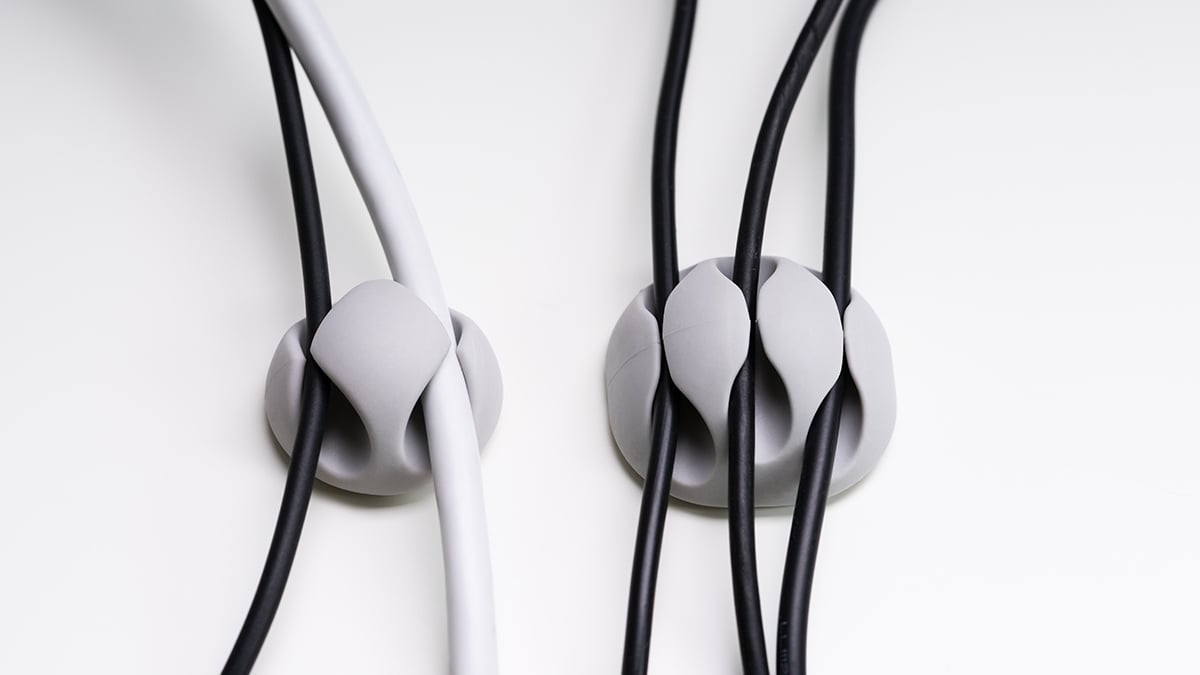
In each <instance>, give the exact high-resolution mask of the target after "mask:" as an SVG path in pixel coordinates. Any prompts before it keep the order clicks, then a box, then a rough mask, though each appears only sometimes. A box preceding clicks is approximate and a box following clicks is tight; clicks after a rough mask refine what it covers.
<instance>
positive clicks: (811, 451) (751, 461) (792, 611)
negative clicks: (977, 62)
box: [622, 0, 875, 675]
mask: <svg viewBox="0 0 1200 675" xmlns="http://www.w3.org/2000/svg"><path fill="white" fill-rule="evenodd" d="M840 5H841V0H817V2H816V4H815V5H814V7H813V9H812V11H811V13H810V15H809V17H808V19H807V21H806V22H805V24H804V27H803V29H802V30H801V32H800V36H799V38H798V39H797V41H796V44H795V46H794V47H793V49H792V51H791V54H790V55H789V57H788V59H787V62H786V64H785V66H784V69H783V72H782V74H781V75H780V78H779V81H778V83H777V85H776V87H775V90H774V92H773V94H772V96H771V100H770V103H769V105H768V107H767V112H766V115H765V116H764V119H763V123H762V126H761V128H760V130H759V134H758V139H757V142H756V144H755V148H754V154H753V159H752V162H751V168H750V175H749V178H748V180H747V185H746V192H745V197H744V201H743V208H742V216H741V224H740V227H739V230H738V239H737V249H736V253H735V256H734V259H733V271H732V277H731V278H732V280H733V282H734V283H736V284H737V287H738V288H739V290H740V291H741V292H742V294H743V296H744V298H745V302H746V305H747V308H748V310H749V315H750V317H751V318H753V317H755V316H756V311H757V301H758V287H759V286H758V282H759V268H760V263H761V259H762V242H763V233H764V230H765V223H766V215H767V206H768V203H769V200H770V194H771V187H772V183H773V180H774V174H775V168H776V165H777V163H778V159H779V153H780V148H781V146H782V142H783V137H784V134H785V132H786V129H787V123H788V120H789V118H790V116H791V113H792V110H793V108H794V106H795V104H796V101H797V99H798V98H799V95H800V91H801V89H802V88H803V85H804V81H805V79H806V78H807V75H808V73H809V71H810V69H811V67H812V64H813V61H814V60H815V58H816V55H817V53H818V51H819V49H820V46H821V43H822V42H823V41H824V39H825V36H826V35H827V33H828V32H829V30H830V28H831V26H832V24H833V22H834V20H835V18H836V16H837V13H838V10H839V7H840ZM874 5H875V0H850V1H849V3H848V5H847V8H846V12H845V16H844V18H843V21H842V26H841V29H840V32H839V35H838V39H837V45H836V47H835V49H836V51H835V55H834V65H833V85H832V92H831V102H830V111H829V112H830V136H831V139H830V143H829V177H828V186H827V198H826V224H825V245H824V256H823V259H824V271H823V275H822V278H823V281H824V282H825V285H826V286H827V287H828V289H829V292H830V293H831V294H832V295H833V298H834V301H835V302H836V304H837V308H838V312H839V314H844V313H845V311H846V308H847V306H848V304H849V302H850V297H851V291H850V248H851V247H850V244H851V225H852V215H853V189H854V119H853V114H854V80H855V72H856V66H857V59H858V51H859V47H860V45H861V41H862V36H863V31H864V28H865V26H866V22H867V18H868V17H869V16H870V13H871V10H872V9H873V7H874ZM695 16H696V2H695V1H694V0H678V1H677V2H676V6H675V18H674V23H673V28H672V32H671V40H670V47H669V49H668V56H667V66H666V69H665V74H664V77H663V83H662V89H661V95H660V100H659V109H658V120H657V124H656V128H655V140H654V160H653V177H652V200H653V201H652V216H653V221H652V239H653V244H654V286H653V290H654V292H653V296H654V305H653V309H654V315H655V318H656V319H657V320H658V325H659V326H662V321H663V315H664V311H665V307H666V303H667V297H668V296H669V295H670V293H671V292H672V290H673V289H674V288H675V286H676V285H677V284H678V283H679V268H678V262H677V255H676V247H675V240H676V235H675V209H674V162H675V147H676V142H677V141H676V138H677V132H678V118H679V109H680V105H681V101H682V95H683V82H684V79H685V75H686V70H687V61H688V53H689V50H690V41H691V36H692V29H693V25H694V22H695ZM757 343H758V337H757V327H756V322H754V321H751V324H750V345H751V349H750V350H749V353H748V355H747V358H746V359H745V362H744V363H743V365H742V368H741V370H740V372H738V374H737V377H736V379H735V380H734V384H733V390H732V396H731V399H730V406H729V417H728V420H729V485H728V504H729V538H730V555H731V562H732V570H733V586H734V608H735V612H736V615H737V627H738V638H739V645H740V648H741V658H742V667H743V670H744V672H746V673H751V674H754V675H766V674H767V673H769V672H770V667H769V662H768V657H767V649H766V639H765V635H764V632H763V621H762V608H761V602H760V599H759V589H758V576H757V571H756V570H757V567H756V560H755V540H754V505H755V499H754V486H755V476H754V466H755V446H754V439H755V429H754V422H755V406H754V392H755V376H756V373H755V357H754V354H755V349H754V347H753V345H755V344H757ZM664 353H665V352H664ZM847 387H848V382H847V374H846V369H845V361H843V369H842V375H841V376H840V377H838V378H837V381H836V383H835V384H834V385H833V387H832V388H831V389H830V390H829V392H828V393H827V394H826V396H825V400H824V401H823V402H822V404H821V406H820V407H819V408H818V410H817V413H816V416H815V419H814V421H813V423H812V425H811V427H810V429H809V432H808V438H807V442H806V443H805V451H804V455H803V466H802V469H801V473H800V476H799V489H798V492H797V496H796V509H795V513H794V518H793V524H792V531H791V538H790V540H789V544H788V554H787V563H786V567H785V574H784V580H783V594H782V602H781V607H780V614H779V629H778V638H779V643H778V653H777V659H776V661H777V672H778V673H779V674H780V675H782V674H784V673H786V674H788V675H799V674H802V673H804V672H806V663H805V662H806V658H805V657H806V649H807V645H806V643H805V635H806V632H807V624H808V613H809V603H810V599H811V589H812V581H813V575H814V571H815V565H816V553H817V545H818V542H819V539H820V532H821V523H822V519H823V516H824V510H825V503H826V500H827V498H828V494H829V487H830V480H831V475H832V471H833V465H834V457H835V454H836V449H837V441H838V428H839V426H840V423H841V412H842V405H843V400H844V398H845V395H846V390H847ZM676 398H677V393H676V391H675V387H674V384H673V382H672V380H671V378H670V374H669V373H668V369H667V367H666V361H665V356H664V361H663V363H662V365H661V370H660V379H659V386H658V389H657V392H656V394H655V398H654V413H653V417H652V419H653V436H652V439H651V442H650V449H649V461H648V464H647V466H646V472H645V486H644V491H643V496H642V506H641V512H640V516H639V523H638V534H637V541H636V546H635V553H634V565H633V575H632V580H631V584H630V594H629V608H628V616H627V622H626V635H625V652H624V659H623V670H622V672H623V673H625V675H639V674H641V673H645V672H646V671H647V667H648V661H649V648H650V630H651V623H652V613H653V601H654V586H655V582H656V578H657V567H658V561H659V557H660V553H661V548H662V534H663V529H664V525H665V518H666V506H667V500H668V497H669V495H670V488H671V481H672V471H673V468H674V464H675V454H676V447H675V446H676V442H677V436H678V429H677V424H678V411H677V401H676Z"/></svg>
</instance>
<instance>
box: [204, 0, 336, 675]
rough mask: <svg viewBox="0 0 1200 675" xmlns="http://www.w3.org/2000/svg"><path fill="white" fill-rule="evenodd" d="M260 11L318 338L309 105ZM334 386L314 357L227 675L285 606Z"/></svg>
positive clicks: (310, 316) (319, 277)
mask: <svg viewBox="0 0 1200 675" xmlns="http://www.w3.org/2000/svg"><path fill="white" fill-rule="evenodd" d="M254 10H255V12H256V13H257V14H258V22H259V26H260V27H261V28H262V35H263V44H264V45H265V47H266V51H267V61H268V63H269V65H270V68H271V80H272V83H273V84H274V87H275V102H276V105H277V106H278V108H279V122H280V126H281V127H282V130H283V142H284V148H285V151H286V155H287V165H288V174H289V177H290V179H291V184H292V200H293V204H294V207H295V211H296V226H297V228H296V229H297V232H298V234H299V239H300V262H301V268H302V272H303V276H304V305H305V316H306V318H307V324H308V325H307V328H308V339H307V340H306V343H307V342H311V341H312V336H313V335H314V334H315V333H316V331H317V327H318V326H319V325H320V323H321V320H322V319H323V318H324V317H325V315H326V314H327V313H328V312H329V308H330V306H331V304H332V301H331V299H330V290H329V263H328V260H327V259H326V257H325V235H324V229H323V227H322V224H321V206H320V202H319V201H318V199H317V182H316V176H315V175H314V173H313V166H312V153H311V151H310V150H309V147H308V131H307V129H306V127H305V124H304V109H303V107H302V106H301V103H300V88H299V85H298V84H297V82H296V69H295V66H294V64H293V63H292V50H291V47H290V46H289V45H288V42H287V39H286V38H285V37H284V35H283V31H282V30H280V28H279V24H278V23H277V22H276V21H275V17H274V16H273V15H272V14H271V11H270V10H269V9H268V8H267V6H266V5H265V4H264V3H263V2H262V0H254ZM329 388H330V384H329V379H328V378H327V377H325V374H324V373H322V372H321V371H320V369H319V368H317V367H316V365H314V364H313V362H312V360H311V359H310V360H309V361H308V364H307V365H306V366H305V369H304V385H303V393H302V396H301V411H300V425H299V429H298V430H297V432H296V442H295V444H294V446H293V450H292V458H291V462H290V463H289V465H288V473H287V481H286V483H285V485H284V488H283V500H282V503H281V504H280V506H279V518H278V520H276V522H275V532H274V534H273V535H272V537H271V547H270V549H269V550H268V552H267V561H266V564H265V565H264V566H263V572H262V577H261V578H260V579H259V581H258V588H257V590H255V592H254V600H253V601H251V603H250V610H249V611H248V612H247V613H246V620H245V622H244V623H243V624H242V630H241V632H240V633H238V637H237V641H236V642H235V643H234V645H233V649H232V650H231V651H230V653H229V659H228V660H227V661H226V662H225V668H224V670H222V673H223V674H224V675H243V674H244V673H249V672H250V669H251V668H252V667H253V666H254V661H255V659H257V658H258V653H259V651H261V650H262V646H263V642H264V641H265V640H266V639H267V631H268V630H270V628H271V621H272V620H273V619H274V618H275V612H276V610H278V609H279V601H280V599H281V598H282V597H283V589H284V586H286V585H287V578H288V573H289V572H291V569H292V561H294V560H295V558H296V549H297V547H298V546H299V544H300V532H301V530H302V529H303V527H304V517H305V515H306V513H307V511H308V502H309V499H310V498H311V496H312V489H313V480H314V479H315V478H316V472H317V458H318V457H319V455H320V452H321V441H322V439H323V437H324V435H325V413H326V408H327V405H328V402H329Z"/></svg>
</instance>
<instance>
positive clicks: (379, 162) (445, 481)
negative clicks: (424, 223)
mask: <svg viewBox="0 0 1200 675" xmlns="http://www.w3.org/2000/svg"><path fill="white" fill-rule="evenodd" d="M267 4H268V5H269V6H270V8H271V12H272V14H274V15H275V18H276V20H277V21H278V22H279V24H280V27H281V28H282V30H283V32H284V33H285V34H286V35H287V37H288V41H289V42H290V43H291V44H292V49H293V50H295V53H296V58H297V59H298V60H299V61H300V63H301V64H302V65H303V66H304V70H305V73H306V74H307V75H308V77H309V78H310V80H311V82H312V87H313V91H314V92H315V93H316V96H317V98H318V99H319V100H320V101H321V106H322V107H323V108H324V110H325V113H326V115H327V116H328V120H329V125H330V128H331V129H332V131H333V134H334V136H335V137H336V138H337V141H338V145H339V146H340V147H341V149H342V152H343V154H344V155H345V157H346V162H347V164H348V168H349V170H350V173H351V175H353V176H354V180H355V182H356V183H357V184H358V188H359V190H360V192H361V194H362V197H363V201H364V202H365V205H366V208H367V211H368V212H369V213H370V214H371V219H372V221H373V222H374V224H375V231H376V233H377V234H378V235H379V241H380V243H381V244H382V245H383V252H384V256H385V257H386V258H387V261H388V268H389V270H390V271H391V274H392V278H393V279H395V280H396V281H397V282H399V283H401V284H404V285H405V286H406V287H407V288H408V290H410V291H412V292H413V293H414V294H415V295H416V296H417V297H418V298H420V299H421V300H422V301H423V302H424V303H425V304H426V305H428V306H429V308H430V309H432V310H433V313H434V314H435V315H436V316H437V318H438V319H440V320H441V322H442V326H443V328H444V329H445V331H446V335H447V336H448V338H449V339H450V341H451V343H452V344H453V342H454V340H455V334H454V325H453V322H452V321H451V318H450V310H449V308H448V306H447V304H446V295H445V291H444V290H443V286H442V283H441V279H440V278H439V277H438V270H437V266H436V264H435V262H434V260H433V254H432V252H431V251H430V250H429V243H428V240H427V239H426V237H425V232H424V230H423V229H422V227H421V223H420V220H419V219H418V217H417V212H416V208H415V206H414V205H413V203H412V198H411V197H410V195H409V192H408V186H407V185H406V184H405V182H404V178H403V177H402V176H401V174H400V171H399V168H398V167H397V165H396V159H395V158H394V157H393V156H392V154H391V152H390V150H389V148H388V144H387V139H386V138H384V135H383V130H382V129H380V128H379V124H378V122H376V120H375V115H374V113H373V112H372V111H371V108H370V104H369V103H368V102H367V99H366V96H365V95H364V94H363V92H362V90H361V89H360V88H359V87H358V82H357V79H356V77H355V75H354V72H353V70H352V69H351V67H350V64H349V63H347V61H346V59H345V57H344V56H343V55H342V51H341V49H340V48H339V47H338V44H337V40H336V39H335V38H334V37H333V32H332V30H330V28H329V27H328V25H327V24H326V22H325V20H324V18H323V17H322V16H321V14H320V11H319V10H318V9H317V7H316V5H315V4H313V3H312V2H309V1H308V0H269V2H268V3H267ZM421 402H422V412H423V416H424V418H425V433H426V435H427V437H428V440H429V464H430V470H431V473H432V474H433V491H434V495H435V496H436V499H437V505H438V523H439V525H440V529H441V535H442V559H443V561H444V562H445V568H446V605H447V608H446V614H447V618H448V620H449V626H448V628H447V631H448V637H447V639H448V641H449V647H450V662H449V668H450V672H451V673H453V674H454V675H495V673H496V672H497V671H498V665H497V656H496V619H495V601H494V595H495V594H494V592H493V590H492V586H493V584H492V568H491V550H490V547H489V545H488V536H487V515H486V513H485V507H484V499H483V475H482V468H481V467H480V460H479V440H478V437H477V436H476V435H475V424H474V419H473V416H472V414H471V400H470V398H469V397H468V393H467V383H466V379H465V378H464V375H463V369H462V364H460V363H459V361H458V353H457V351H456V350H454V349H451V350H450V351H449V352H448V353H447V354H446V356H445V359H444V360H443V361H442V364H441V366H440V367H439V368H438V369H437V371H436V372H434V374H433V377H432V378H430V379H429V381H428V385H427V386H426V387H425V392H424V394H423V395H422V396H421Z"/></svg>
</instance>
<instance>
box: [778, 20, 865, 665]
mask: <svg viewBox="0 0 1200 675" xmlns="http://www.w3.org/2000/svg"><path fill="white" fill-rule="evenodd" d="M875 2H876V0H849V2H848V3H847V5H846V13H845V15H844V16H843V18H842V24H841V27H840V28H839V30H838V37H837V42H836V44H835V45H834V52H833V79H832V82H831V83H830V94H829V165H828V166H829V169H828V178H827V181H828V183H827V186H826V196H825V250H824V256H823V257H824V262H823V266H822V267H823V273H822V277H823V279H824V281H825V285H826V286H827V287H828V288H829V291H830V293H832V294H833V299H834V301H835V302H836V303H837V306H838V312H839V313H841V314H844V313H845V311H846V306H847V305H848V304H850V249H851V237H852V230H853V218H854V87H855V75H856V72H857V69H858V53H859V47H860V46H861V45H862V38H863V31H864V30H865V28H866V25H867V19H868V18H870V16H871V10H872V9H874V7H875ZM847 378H848V376H847V372H846V364H845V361H844V360H843V362H842V372H841V375H840V376H839V377H838V380H837V382H836V383H835V384H834V386H833V388H832V389H830V391H829V393H828V394H826V396H825V400H824V401H822V402H821V407H820V408H818V409H817V414H816V416H815V418H814V419H813V424H812V427H810V428H809V432H808V438H807V440H806V441H805V444H804V447H805V452H804V459H803V462H802V467H801V473H800V487H799V490H798V492H797V494H796V511H795V513H794V514H793V517H792V531H791V536H790V539H789V540H788V550H787V560H786V562H785V564H784V572H783V575H784V576H783V590H782V594H781V598H780V604H779V633H778V640H779V643H778V644H779V649H778V662H777V675H804V673H806V672H807V670H808V666H807V656H808V645H807V634H808V614H809V606H810V602H811V600H812V586H813V576H814V573H815V570H816V562H817V546H818V544H819V542H820V538H821V524H822V521H823V520H824V516H825V502H826V501H827V500H828V498H829V483H830V479H831V477H832V475H833V462H834V457H835V456H836V454H837V442H838V429H839V427H840V425H841V418H842V403H843V401H844V399H845V395H846V389H847V382H848V381H847Z"/></svg>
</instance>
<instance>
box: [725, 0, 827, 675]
mask: <svg viewBox="0 0 1200 675" xmlns="http://www.w3.org/2000/svg"><path fill="white" fill-rule="evenodd" d="M840 5H841V0H817V2H816V4H815V5H814V6H813V9H812V12H811V13H810V14H809V16H808V19H807V21H805V23H804V28H803V29H802V30H801V31H800V36H799V38H797V40H796V44H795V46H794V47H793V48H792V52H791V54H790V55H789V56H788V60H787V64H786V65H785V66H784V68H783V73H782V74H781V75H780V76H779V82H778V83H777V84H776V85H775V91H774V92H773V93H772V94H771V102H770V104H769V105H768V106H767V112H766V116H765V117H764V119H763V123H762V127H760V129H759V132H758V140H757V141H756V142H755V145H754V155H753V158H752V160H751V163H750V177H749V179H748V180H747V182H746V195H745V200H744V202H743V203H742V219H741V225H740V227H739V228H738V239H737V251H736V253H735V254H734V259H733V281H734V283H736V284H737V285H738V288H740V289H741V291H742V294H743V295H745V297H746V305H747V307H748V308H749V311H750V316H751V317H756V316H757V310H758V269H759V264H760V262H761V259H762V241H763V231H764V229H765V226H766V218H767V205H768V202H769V201H770V196H771V183H772V181H773V180H774V178H775V166H776V164H777V163H778V161H779V151H780V147H781V146H782V144H783V136H784V132H785V131H786V129H787V123H788V120H789V118H790V117H791V114H792V109H793V108H794V107H795V105H796V99H797V98H799V96H800V90H801V88H803V86H804V81H805V79H806V78H807V77H808V72H809V70H811V69H812V64H813V60H815V59H816V56H817V51H818V50H819V49H820V47H821V43H822V42H823V41H824V40H825V35H826V34H827V33H828V32H829V28H830V26H831V25H832V24H833V20H834V18H835V17H836V16H837V11H838V7H839V6H840ZM757 344H758V325H757V321H754V322H751V329H750V345H751V348H750V350H749V353H748V355H747V358H746V362H745V363H744V364H743V365H742V369H741V370H740V371H739V372H738V376H737V379H736V380H734V385H733V391H732V395H731V398H730V402H729V548H730V558H731V563H732V568H733V606H734V610H735V612H736V614H737V626H738V643H739V645H740V647H741V653H742V669H743V671H744V672H745V673H751V674H753V675H766V674H767V673H769V672H770V666H769V665H768V660H767V647H766V638H765V636H764V631H763V622H762V605H761V600H760V598H759V593H758V569H757V561H756V555H755V550H754V360H755V359H754V352H755V345H757Z"/></svg>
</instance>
